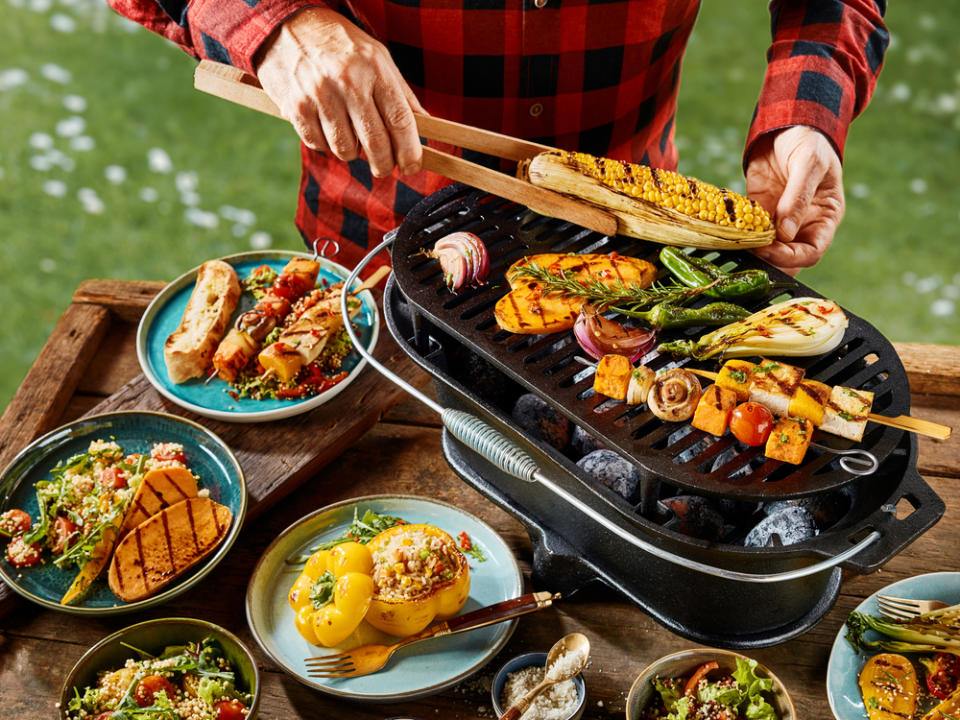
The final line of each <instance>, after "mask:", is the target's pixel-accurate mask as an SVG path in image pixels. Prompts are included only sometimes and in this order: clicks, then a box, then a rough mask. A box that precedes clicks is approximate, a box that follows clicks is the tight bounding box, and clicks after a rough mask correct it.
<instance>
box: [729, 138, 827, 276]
mask: <svg viewBox="0 0 960 720" xmlns="http://www.w3.org/2000/svg"><path fill="white" fill-rule="evenodd" d="M747 195H748V196H749V197H751V198H753V199H754V200H756V201H757V202H758V203H760V204H761V205H762V206H763V207H764V208H766V210H767V211H768V212H769V213H770V214H771V215H772V216H773V219H774V223H775V225H776V229H777V239H776V240H774V242H773V244H772V245H768V246H766V247H762V248H757V249H756V250H754V252H755V253H756V254H757V255H759V256H760V257H762V258H763V259H764V260H766V261H767V262H770V263H772V264H773V265H776V266H777V267H779V268H780V269H782V270H784V271H785V272H788V273H790V274H791V275H795V274H796V273H797V272H798V271H799V270H800V268H803V267H809V266H810V265H815V264H816V263H817V261H818V260H819V259H820V256H821V255H823V253H824V252H826V250H827V248H828V247H829V246H830V243H831V242H832V241H833V234H834V232H836V229H837V225H839V224H840V220H841V218H843V209H844V201H843V170H842V168H841V166H840V158H839V157H837V153H836V151H835V150H834V149H833V146H832V145H831V144H830V142H829V141H828V140H827V138H826V137H825V136H824V135H823V134H822V133H821V132H819V131H818V130H814V129H813V128H809V127H805V126H799V125H798V126H794V127H790V128H787V129H785V130H780V131H779V132H776V133H770V134H769V135H767V136H765V137H763V138H761V139H760V140H759V142H758V143H757V146H756V148H755V149H754V150H753V152H752V154H751V156H750V160H749V164H748V165H747Z"/></svg>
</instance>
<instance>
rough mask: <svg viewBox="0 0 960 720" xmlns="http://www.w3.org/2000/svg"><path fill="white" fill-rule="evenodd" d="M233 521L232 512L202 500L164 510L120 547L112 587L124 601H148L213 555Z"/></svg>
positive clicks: (116, 553) (115, 555) (130, 534)
mask: <svg viewBox="0 0 960 720" xmlns="http://www.w3.org/2000/svg"><path fill="white" fill-rule="evenodd" d="M232 520H233V513H231V512H230V508H227V507H224V506H223V505H220V504H218V503H215V502H214V501H213V500H210V499H208V498H201V497H194V498H188V499H187V500H183V501H181V502H178V503H177V504H175V505H171V506H170V507H168V508H165V509H163V510H161V511H160V512H159V513H157V514H156V515H154V516H152V517H150V518H149V519H147V520H145V521H144V522H142V523H140V524H139V525H137V526H136V527H135V528H134V529H133V530H132V531H130V533H129V534H128V535H127V536H126V537H125V538H124V539H123V540H121V541H120V542H119V543H118V544H117V549H116V550H115V551H114V553H113V561H112V562H111V563H110V572H109V575H108V579H109V582H110V589H111V590H112V591H113V593H114V595H116V596H117V597H118V598H120V599H121V600H123V601H125V602H136V601H137V600H143V599H144V598H146V597H149V596H150V595H152V594H154V593H155V592H157V591H158V590H160V589H161V588H163V587H165V586H166V585H168V584H169V583H171V582H172V581H173V580H175V579H176V578H178V577H180V575H182V574H183V573H184V572H186V571H187V570H189V569H190V568H191V567H193V566H194V565H196V564H197V563H198V562H200V561H201V560H203V558H205V557H206V556H207V555H209V554H210V553H211V552H213V550H214V549H215V548H216V547H217V545H219V544H220V543H221V542H222V541H223V539H224V538H225V537H226V536H227V531H228V530H229V529H230V523H231V522H232Z"/></svg>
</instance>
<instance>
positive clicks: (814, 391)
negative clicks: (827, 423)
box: [787, 380, 831, 427]
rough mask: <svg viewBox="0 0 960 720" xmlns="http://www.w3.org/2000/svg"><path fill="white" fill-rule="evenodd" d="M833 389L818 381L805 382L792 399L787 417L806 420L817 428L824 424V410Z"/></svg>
mask: <svg viewBox="0 0 960 720" xmlns="http://www.w3.org/2000/svg"><path fill="white" fill-rule="evenodd" d="M830 392H831V387H830V386H829V385H827V384H826V383H822V382H819V381H818V380H804V381H802V382H801V383H800V387H798V388H797V391H796V392H795V393H794V394H793V397H792V398H790V407H789V408H788V409H787V415H789V416H790V417H799V418H806V419H807V420H809V421H810V422H812V423H813V424H814V425H816V426H817V427H820V423H822V422H823V409H824V407H825V406H826V404H827V399H828V398H829V397H830Z"/></svg>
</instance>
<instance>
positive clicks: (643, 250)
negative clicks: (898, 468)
mask: <svg viewBox="0 0 960 720" xmlns="http://www.w3.org/2000/svg"><path fill="white" fill-rule="evenodd" d="M460 230H466V231H469V232H473V233H475V234H476V235H478V236H479V237H480V238H482V239H483V241H484V243H485V244H486V246H487V249H488V251H489V253H490V262H491V270H490V275H489V277H488V281H487V283H486V284H485V285H481V286H478V287H473V288H465V289H463V290H461V291H460V292H459V293H458V294H456V295H454V294H451V293H450V291H449V290H448V289H447V288H446V286H445V285H444V283H443V277H442V273H441V271H440V267H439V264H438V263H437V262H436V261H435V260H433V259H430V258H428V257H425V256H424V254H423V251H424V250H425V249H429V248H431V247H432V246H433V243H434V242H436V240H437V239H439V238H440V237H442V236H444V235H446V234H448V233H450V232H455V231H460ZM659 249H660V246H659V245H654V244H652V243H648V242H644V241H641V240H636V239H633V238H624V237H619V236H618V237H614V238H608V237H605V236H602V235H599V234H598V233H595V232H592V231H589V230H585V229H583V228H581V227H578V226H575V225H572V224H570V223H566V222H563V221H559V220H554V219H549V218H544V217H541V216H539V215H535V214H533V213H531V212H530V211H528V210H527V209H526V208H523V207H521V206H518V205H516V204H515V203H512V202H510V201H506V200H502V199H500V198H495V197H492V196H489V195H486V194H485V193H482V192H480V191H477V190H474V189H472V188H467V187H464V186H460V185H455V186H451V187H448V188H445V189H444V190H441V191H440V192H438V193H435V194H434V195H432V196H431V197H430V198H427V200H425V201H424V202H422V203H421V204H420V205H418V206H417V207H416V208H414V210H413V211H412V212H411V213H410V214H409V215H408V216H407V219H406V220H405V222H404V224H403V225H402V226H401V228H400V229H399V232H398V234H397V238H396V240H395V242H394V246H393V266H394V273H395V278H396V283H397V285H398V286H399V288H400V290H401V291H402V293H403V294H404V296H405V297H406V298H407V299H408V300H409V301H410V302H411V303H412V304H413V305H414V306H415V307H416V309H417V311H418V312H422V313H423V315H424V316H425V317H427V318H429V320H430V321H431V322H432V323H434V324H436V325H437V326H438V327H439V328H441V329H442V330H443V331H445V332H446V333H449V334H450V335H451V336H452V337H454V338H455V339H456V340H457V341H459V342H461V343H464V344H465V345H466V346H467V347H469V348H471V349H473V350H474V351H476V352H477V353H478V354H479V355H480V356H481V357H483V358H484V359H485V360H487V361H489V362H490V363H492V364H493V365H494V366H495V367H497V368H498V369H500V370H501V371H502V372H504V373H505V374H506V375H507V376H508V377H510V378H511V379H513V380H515V381H516V382H518V383H520V384H521V385H522V386H523V387H525V388H526V389H527V390H529V391H531V392H534V393H536V394H537V395H539V396H540V397H541V398H543V399H544V400H546V401H547V402H548V403H551V404H552V405H554V406H555V407H556V408H557V409H558V410H560V411H561V412H563V413H564V414H565V415H566V416H567V417H569V418H570V420H571V421H573V422H574V423H575V424H577V425H579V426H580V427H581V428H583V429H584V430H586V431H587V432H589V433H590V434H591V435H594V436H595V437H596V438H598V439H599V440H600V441H601V442H603V443H604V444H605V445H607V446H608V447H610V448H611V449H613V450H615V451H617V452H618V453H620V454H621V455H623V456H624V457H625V458H628V459H629V460H630V461H632V462H633V463H634V464H635V465H637V466H638V467H641V468H643V469H644V470H645V471H647V472H649V473H651V474H652V475H653V476H655V477H659V478H664V479H667V480H668V481H669V482H670V483H672V484H674V485H676V486H678V487H681V488H683V489H685V490H690V491H693V492H696V493H699V494H702V495H707V496H720V497H729V498H736V499H741V500H771V499H789V498H797V497H802V496H806V495H812V494H815V493H820V492H824V491H826V490H831V489H836V488H839V487H841V486H843V485H845V484H847V483H849V482H850V481H851V480H853V479H854V478H855V476H854V475H852V474H850V473H848V472H846V471H845V470H844V469H843V468H841V467H840V464H839V460H838V458H837V457H836V456H835V455H833V454H830V453H824V452H821V451H818V450H815V449H811V450H809V451H808V452H807V455H806V457H805V459H804V462H803V464H801V465H799V466H793V465H788V464H784V463H781V462H778V461H773V460H767V459H766V458H765V457H763V455H762V448H748V447H746V446H743V445H741V444H739V443H737V442H736V440H735V439H734V438H733V437H732V436H731V435H729V434H728V435H726V436H724V437H722V438H719V439H718V438H715V437H714V436H712V435H709V434H707V433H704V432H702V431H700V430H695V429H693V428H691V427H690V426H689V425H687V424H682V425H678V424H676V423H667V422H664V421H661V420H659V419H658V418H656V417H655V416H654V415H653V414H652V413H651V412H650V411H649V410H647V408H646V406H645V405H640V406H637V407H630V406H626V405H624V404H623V403H620V402H618V401H615V400H611V399H608V398H605V397H603V396H600V395H597V394H596V393H594V392H593V389H592V383H593V375H592V370H590V369H586V368H584V367H583V366H582V365H580V364H579V363H578V362H576V360H575V357H576V356H577V355H582V351H580V349H579V347H578V346H577V344H576V342H575V340H574V338H573V336H572V333H570V332H565V333H555V334H551V335H535V336H520V335H514V334H512V333H509V332H505V331H502V330H500V329H499V327H498V326H497V324H496V320H495V319H494V315H493V311H494V306H495V304H496V302H497V300H499V298H500V297H502V296H503V294H504V293H505V292H507V291H508V289H509V288H508V285H507V283H506V280H505V278H504V273H505V271H506V270H507V268H508V267H509V266H510V265H511V264H512V263H513V262H514V261H516V260H518V259H520V258H521V257H523V256H525V255H529V254H533V253H542V252H573V253H588V252H599V253H608V252H617V253H619V254H621V255H628V256H633V257H640V258H643V259H646V260H648V261H650V262H652V263H654V264H656V255H657V253H658V252H659ZM699 254H700V255H701V256H703V257H706V258H707V259H714V258H715V257H717V253H710V252H700V253H699ZM724 259H725V260H727V263H726V265H724V266H723V267H724V268H725V269H746V268H757V267H759V268H763V269H765V270H767V271H768V272H770V274H771V276H772V277H773V279H775V280H778V281H789V280H790V278H788V277H787V276H786V275H783V274H782V273H779V272H778V271H776V270H775V269H773V268H771V267H770V266H769V265H767V264H765V263H763V262H762V261H760V260H759V259H757V258H755V257H754V256H753V255H751V254H748V253H742V252H741V253H732V254H727V255H725V256H724ZM800 296H813V297H822V295H819V294H818V293H816V292H815V291H814V290H812V289H810V288H808V287H806V286H804V285H800V284H798V285H796V286H795V287H792V288H788V289H786V290H783V289H778V290H773V291H771V292H770V293H769V294H768V296H767V297H764V298H760V299H757V300H756V301H754V302H752V303H751V304H750V305H748V309H750V310H759V309H761V308H763V307H765V306H767V305H768V304H770V303H771V302H772V301H777V300H781V299H786V298H788V297H800ZM700 302H701V303H704V302H707V300H706V299H704V300H701V301H700ZM847 315H848V318H849V320H850V324H849V327H848V329H847V333H846V336H845V340H844V343H843V344H842V345H841V346H840V347H839V348H837V349H836V350H835V351H833V352H832V353H829V354H827V355H825V356H820V357H814V358H794V359H790V362H795V364H797V365H799V366H801V367H804V368H806V371H807V377H810V378H814V379H817V380H820V381H822V382H825V383H828V384H831V385H836V384H843V385H849V386H852V387H857V388H861V389H864V390H871V391H873V392H874V393H875V399H874V405H873V411H874V412H876V413H880V414H886V415H898V414H902V413H903V414H905V413H908V412H909V399H910V391H909V385H908V382H907V378H906V373H905V372H904V369H903V366H902V364H901V363H900V360H899V358H898V357H897V355H896V353H895V351H894V350H893V347H892V346H891V344H890V343H889V342H888V341H887V340H886V339H885V338H884V337H883V336H882V335H881V334H880V333H879V332H878V331H877V330H876V329H875V328H873V326H871V325H869V324H868V323H866V322H865V321H863V320H862V319H860V318H858V317H856V316H854V315H852V314H850V313H847ZM706 331H707V329H706V328H691V329H688V330H686V331H685V332H683V333H682V334H683V335H686V336H693V337H696V336H699V335H700V334H702V333H703V332H706ZM642 362H643V363H644V364H645V365H648V366H649V367H651V368H653V369H655V370H658V369H661V368H666V367H676V366H683V365H685V364H686V363H687V362H688V361H686V360H681V361H679V362H677V361H674V360H672V359H671V358H670V357H669V356H659V355H658V354H657V353H656V351H655V350H654V351H651V353H649V354H648V355H647V356H646V357H645V358H643V359H642ZM902 436H903V431H900V430H896V429H893V428H889V427H886V426H882V425H878V424H875V423H870V424H869V425H868V428H867V432H866V433H865V435H864V438H863V441H862V442H861V443H860V444H859V445H858V447H860V448H862V449H865V450H869V451H870V452H872V453H873V454H874V455H875V456H876V457H877V459H878V460H879V461H880V462H881V463H882V462H883V461H884V459H886V458H887V456H889V455H890V453H891V452H892V451H893V450H894V449H895V448H896V447H897V445H898V443H900V441H901V439H902ZM815 440H816V441H817V442H821V443H824V444H828V445H830V446H831V447H835V448H837V449H844V448H847V447H850V446H851V445H852V443H850V442H849V441H845V440H842V439H840V438H836V437H832V436H827V435H823V434H821V433H819V432H818V434H817V437H815Z"/></svg>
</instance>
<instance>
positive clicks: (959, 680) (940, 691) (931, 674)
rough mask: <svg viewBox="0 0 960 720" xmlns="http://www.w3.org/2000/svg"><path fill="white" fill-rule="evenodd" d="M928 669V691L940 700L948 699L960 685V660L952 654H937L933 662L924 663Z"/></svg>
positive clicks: (926, 661) (925, 661)
mask: <svg viewBox="0 0 960 720" xmlns="http://www.w3.org/2000/svg"><path fill="white" fill-rule="evenodd" d="M923 664H924V666H925V667H926V668H927V690H929V691H930V694H931V695H933V696H934V697H935V698H937V699H938V700H944V699H946V698H947V697H948V696H949V695H950V694H951V693H952V692H953V691H954V690H956V689H957V686H958V684H960V658H958V657H957V656H956V655H953V654H951V653H937V654H936V655H935V656H934V659H933V662H930V661H928V660H924V661H923Z"/></svg>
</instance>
